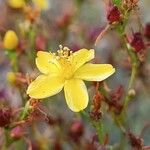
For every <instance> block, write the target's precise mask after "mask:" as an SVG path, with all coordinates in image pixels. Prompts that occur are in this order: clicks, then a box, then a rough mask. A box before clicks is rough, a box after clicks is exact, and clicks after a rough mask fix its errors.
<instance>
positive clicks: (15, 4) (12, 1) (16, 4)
mask: <svg viewBox="0 0 150 150" xmlns="http://www.w3.org/2000/svg"><path fill="white" fill-rule="evenodd" d="M8 5H9V6H10V7H11V8H14V9H20V8H23V7H24V6H25V1H24V0H9V1H8Z"/></svg>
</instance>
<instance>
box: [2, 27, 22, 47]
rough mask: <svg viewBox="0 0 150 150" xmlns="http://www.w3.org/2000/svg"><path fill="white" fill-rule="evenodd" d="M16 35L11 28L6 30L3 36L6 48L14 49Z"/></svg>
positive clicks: (16, 42) (16, 40) (16, 39)
mask: <svg viewBox="0 0 150 150" xmlns="http://www.w3.org/2000/svg"><path fill="white" fill-rule="evenodd" d="M18 41H19V40H18V37H17V35H16V33H15V32H14V31H13V30H8V31H7V32H6V34H5V36H4V40H3V44H4V48H6V49H10V50H11V49H14V48H16V47H17V45H18Z"/></svg>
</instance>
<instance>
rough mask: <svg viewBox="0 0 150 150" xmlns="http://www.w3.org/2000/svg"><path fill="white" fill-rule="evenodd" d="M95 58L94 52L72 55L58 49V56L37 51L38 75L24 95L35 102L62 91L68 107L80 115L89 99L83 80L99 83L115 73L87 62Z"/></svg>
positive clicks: (66, 49) (110, 69)
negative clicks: (27, 95) (39, 73)
mask: <svg viewBox="0 0 150 150" xmlns="http://www.w3.org/2000/svg"><path fill="white" fill-rule="evenodd" d="M93 58H94V50H93V49H91V50H87V49H81V50H79V51H77V52H75V53H72V51H70V50H69V49H68V48H67V47H64V48H63V47H62V46H60V50H58V51H57V55H56V54H54V53H49V52H43V51H39V52H38V53H37V58H36V65H37V67H38V69H39V70H40V72H41V73H42V75H39V76H38V77H37V78H36V79H35V80H34V81H33V82H32V83H31V84H30V85H29V87H28V89H27V94H29V96H30V97H32V98H36V99H42V98H46V97H49V96H52V95H55V94H57V93H59V92H60V91H61V90H62V89H63V88H64V93H65V98H66V102H67V105H68V107H69V108H70V109H71V110H72V111H74V112H79V111H81V110H83V109H84V108H86V107H87V105H88V101H89V96H88V92H87V88H86V86H85V84H84V82H83V80H85V81H102V80H104V79H106V78H108V77H109V76H110V75H112V74H113V73H114V72H115V69H114V68H113V66H112V65H110V64H92V63H87V62H88V61H90V60H92V59H93Z"/></svg>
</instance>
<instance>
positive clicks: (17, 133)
mask: <svg viewBox="0 0 150 150" xmlns="http://www.w3.org/2000/svg"><path fill="white" fill-rule="evenodd" d="M23 135H24V132H23V128H22V127H21V126H16V127H15V128H13V129H12V130H11V133H10V136H11V137H12V138H15V139H19V138H21V137H22V136H23Z"/></svg>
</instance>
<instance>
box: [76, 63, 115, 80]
mask: <svg viewBox="0 0 150 150" xmlns="http://www.w3.org/2000/svg"><path fill="white" fill-rule="evenodd" d="M114 72H115V68H113V66H112V65H110V64H85V65H83V66H82V67H80V68H79V69H78V70H77V71H76V72H75V76H74V77H75V78H79V79H83V80H86V81H102V80H104V79H106V78H108V77H109V76H110V75H112V74H113V73H114Z"/></svg>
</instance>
